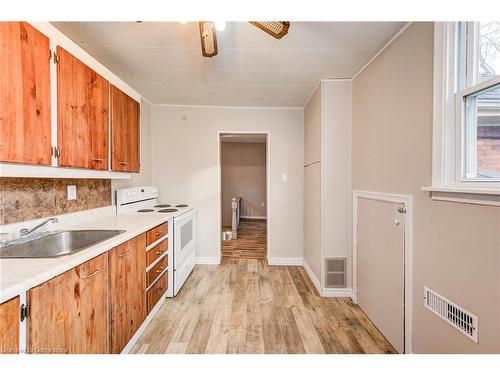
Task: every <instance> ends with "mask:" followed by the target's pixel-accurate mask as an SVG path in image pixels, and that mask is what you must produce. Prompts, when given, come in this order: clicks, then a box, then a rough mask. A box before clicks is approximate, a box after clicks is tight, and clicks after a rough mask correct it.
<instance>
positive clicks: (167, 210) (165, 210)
mask: <svg viewBox="0 0 500 375" xmlns="http://www.w3.org/2000/svg"><path fill="white" fill-rule="evenodd" d="M175 211H178V210H176V209H175V208H164V209H163V210H158V212H175Z"/></svg>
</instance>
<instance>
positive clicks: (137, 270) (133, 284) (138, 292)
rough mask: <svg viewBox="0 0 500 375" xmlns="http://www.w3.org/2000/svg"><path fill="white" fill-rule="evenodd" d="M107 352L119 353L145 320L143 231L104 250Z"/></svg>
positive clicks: (144, 238)
mask: <svg viewBox="0 0 500 375" xmlns="http://www.w3.org/2000/svg"><path fill="white" fill-rule="evenodd" d="M108 255H109V290H110V309H111V353H121V352H122V350H123V348H125V346H126V345H127V343H128V342H129V341H130V339H131V338H132V336H133V335H134V333H135V332H136V331H137V329H138V328H139V327H140V326H141V324H142V323H143V322H144V319H146V314H147V307H146V234H145V233H143V234H141V235H139V236H137V237H135V238H133V239H131V240H130V241H127V242H125V243H123V244H121V245H119V246H117V247H115V248H114V249H112V250H110V251H109V252H108Z"/></svg>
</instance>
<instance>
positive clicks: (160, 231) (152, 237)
mask: <svg viewBox="0 0 500 375" xmlns="http://www.w3.org/2000/svg"><path fill="white" fill-rule="evenodd" d="M167 232H168V226H167V223H164V224H160V225H158V226H157V227H155V228H153V229H150V230H148V232H147V234H146V246H149V245H151V244H152V243H153V242H155V241H158V240H159V239H160V238H161V237H163V236H164V235H166V234H167Z"/></svg>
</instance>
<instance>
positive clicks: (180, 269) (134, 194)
mask: <svg viewBox="0 0 500 375" xmlns="http://www.w3.org/2000/svg"><path fill="white" fill-rule="evenodd" d="M116 213H117V214H121V215H155V216H158V215H162V216H163V217H165V221H167V222H168V271H167V272H168V289H167V293H166V295H167V297H174V296H175V295H177V293H179V291H180V289H181V287H182V286H183V285H184V283H185V282H186V280H187V279H188V277H189V275H190V274H191V272H192V271H193V269H194V266H195V265H196V209H195V208H193V207H192V206H191V205H190V204H187V203H184V202H180V203H171V202H165V203H162V202H158V188H156V187H154V186H136V187H131V188H125V189H118V190H117V191H116Z"/></svg>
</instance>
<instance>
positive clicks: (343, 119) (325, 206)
mask: <svg viewBox="0 0 500 375" xmlns="http://www.w3.org/2000/svg"><path fill="white" fill-rule="evenodd" d="M321 87H322V91H321V94H322V109H323V131H322V138H321V141H322V149H321V151H322V156H321V166H322V169H321V180H322V186H323V188H322V197H321V200H322V210H323V211H322V215H321V217H322V240H323V259H322V260H323V261H324V258H326V257H348V262H347V263H348V266H347V270H350V269H351V268H350V267H349V264H350V258H351V256H350V254H351V226H352V225H351V216H352V205H351V204H352V203H351V200H352V189H351V117H352V107H351V106H352V82H351V81H350V80H325V81H323V82H322V83H321ZM323 267H324V264H323ZM322 276H323V279H324V272H323V273H322ZM351 276H352V275H351V272H349V271H348V275H347V287H348V288H350V286H351ZM322 282H323V286H324V283H325V280H322Z"/></svg>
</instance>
